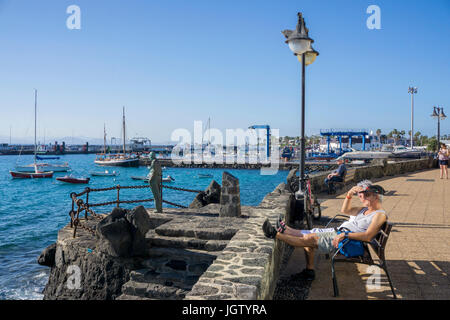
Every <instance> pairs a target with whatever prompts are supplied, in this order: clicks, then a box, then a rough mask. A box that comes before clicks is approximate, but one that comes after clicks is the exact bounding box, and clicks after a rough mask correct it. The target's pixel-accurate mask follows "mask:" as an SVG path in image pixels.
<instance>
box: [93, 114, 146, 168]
mask: <svg viewBox="0 0 450 320" xmlns="http://www.w3.org/2000/svg"><path fill="white" fill-rule="evenodd" d="M122 126H123V153H119V154H108V155H106V147H105V150H104V151H105V153H104V154H101V155H98V156H97V158H96V159H95V161H94V162H95V163H96V164H98V165H99V166H118V167H138V166H139V157H137V156H135V155H127V154H126V149H125V107H123V120H122ZM105 136H106V132H105ZM105 141H106V140H105Z"/></svg>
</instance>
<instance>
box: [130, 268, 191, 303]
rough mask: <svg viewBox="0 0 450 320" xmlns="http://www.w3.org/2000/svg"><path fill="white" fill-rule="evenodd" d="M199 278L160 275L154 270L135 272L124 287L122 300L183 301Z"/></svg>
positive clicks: (172, 274)
mask: <svg viewBox="0 0 450 320" xmlns="http://www.w3.org/2000/svg"><path fill="white" fill-rule="evenodd" d="M198 279H199V275H198V276H192V275H189V273H186V272H185V273H184V274H182V273H170V272H165V273H158V272H155V271H154V270H153V269H140V270H134V271H132V272H131V273H130V280H129V281H128V282H127V283H125V284H124V285H123V287H122V296H124V297H122V298H121V300H124V299H125V298H128V299H132V298H133V297H136V298H137V299H140V298H143V299H158V300H159V299H164V300H181V299H183V298H184V297H185V296H186V294H187V293H188V292H189V291H191V289H192V287H193V286H194V284H195V283H196V282H197V281H198Z"/></svg>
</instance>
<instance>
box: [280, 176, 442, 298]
mask: <svg viewBox="0 0 450 320" xmlns="http://www.w3.org/2000/svg"><path fill="white" fill-rule="evenodd" d="M372 181H373V182H374V183H375V182H376V183H377V184H379V185H381V186H383V187H384V188H385V190H386V191H387V195H385V197H384V201H383V207H384V209H385V210H386V212H387V213H388V215H389V221H391V222H393V223H394V227H393V229H392V231H391V235H390V238H389V241H388V243H387V248H386V258H387V264H388V270H389V272H390V274H391V278H392V281H393V283H394V287H395V289H396V294H397V297H398V298H399V299H426V300H429V299H431V300H444V299H445V300H448V299H450V278H449V274H450V180H445V179H439V170H438V169H433V170H426V171H420V172H415V173H410V174H404V175H401V176H396V177H393V178H391V179H383V180H372ZM344 197H345V193H342V194H340V195H338V196H335V197H333V198H329V199H323V197H322V199H323V201H320V202H321V205H322V208H323V209H322V220H321V223H326V222H327V220H328V219H329V218H330V217H333V216H334V215H335V214H337V213H338V212H339V211H340V208H341V205H342V203H343V201H344ZM320 198H321V197H320V196H319V199H320ZM353 201H354V204H355V205H358V204H359V200H358V199H357V198H354V199H353ZM315 263H316V280H315V281H313V282H312V284H311V288H310V291H309V294H308V297H307V299H308V300H320V299H342V300H351V299H359V300H361V299H362V300H368V299H392V293H391V290H390V287H389V283H388V281H387V278H386V276H385V274H384V271H382V270H381V269H379V268H377V267H371V268H372V269H369V268H370V267H369V266H367V265H363V264H353V263H337V264H336V275H337V280H338V285H339V290H340V296H339V297H338V298H334V297H333V285H332V280H331V264H330V260H326V259H325V257H324V256H323V255H316V262H315ZM304 267H305V258H304V253H303V250H302V249H296V250H294V253H293V254H292V256H291V258H290V260H289V262H288V264H287V266H286V269H285V271H284V276H287V275H289V274H294V273H297V272H300V271H301V270H302V269H303V268H304ZM374 272H379V273H380V274H381V281H380V286H378V288H376V287H372V286H370V283H371V279H373V273H374ZM368 284H369V286H368ZM372 284H374V283H373V282H372Z"/></svg>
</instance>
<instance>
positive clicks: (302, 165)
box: [298, 53, 306, 191]
mask: <svg viewBox="0 0 450 320" xmlns="http://www.w3.org/2000/svg"><path fill="white" fill-rule="evenodd" d="M305 65H306V64H305V53H302V122H301V124H302V125H301V136H300V149H301V155H300V176H299V185H298V188H299V191H300V190H301V191H303V190H305V71H306V70H305V69H306V68H305Z"/></svg>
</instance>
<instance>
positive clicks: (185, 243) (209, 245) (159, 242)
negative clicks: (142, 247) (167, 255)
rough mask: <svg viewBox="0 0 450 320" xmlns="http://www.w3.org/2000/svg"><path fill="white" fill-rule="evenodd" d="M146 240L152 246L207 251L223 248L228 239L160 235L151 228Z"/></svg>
mask: <svg viewBox="0 0 450 320" xmlns="http://www.w3.org/2000/svg"><path fill="white" fill-rule="evenodd" d="M145 238H146V242H147V244H148V245H149V246H150V247H169V248H187V249H198V250H205V251H220V250H223V249H224V248H225V247H226V246H227V244H228V240H206V239H196V238H190V237H176V238H174V237H168V236H163V235H159V234H157V233H156V231H155V230H149V231H148V232H147V234H146V236H145Z"/></svg>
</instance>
